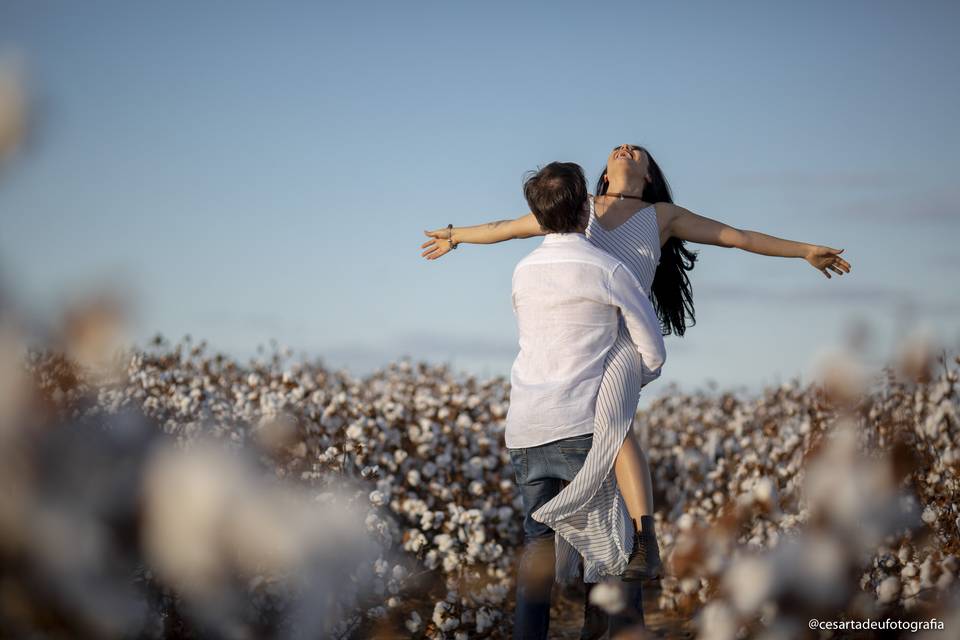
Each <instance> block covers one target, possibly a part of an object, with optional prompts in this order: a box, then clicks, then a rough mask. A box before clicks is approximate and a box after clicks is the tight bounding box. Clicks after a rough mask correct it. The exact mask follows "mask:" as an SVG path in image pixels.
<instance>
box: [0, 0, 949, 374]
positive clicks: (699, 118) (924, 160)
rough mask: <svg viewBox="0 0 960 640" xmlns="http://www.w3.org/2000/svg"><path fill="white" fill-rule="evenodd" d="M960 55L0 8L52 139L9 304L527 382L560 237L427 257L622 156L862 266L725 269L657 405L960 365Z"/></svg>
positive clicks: (698, 275)
mask: <svg viewBox="0 0 960 640" xmlns="http://www.w3.org/2000/svg"><path fill="white" fill-rule="evenodd" d="M958 28H960V4H958V3H954V2H933V1H923V2H809V1H807V2H794V3H769V2H755V3H746V2H735V3H669V5H668V6H666V3H646V2H624V3H600V2H578V3H558V2H549V3H548V2H543V3H532V2H530V3H525V2H524V3H521V2H504V3H496V2H430V3H424V2H416V1H410V2H383V3H369V2H349V3H348V2H337V3H320V2H312V3H307V2H303V3H295V2H287V3H263V2H260V3H238V2H223V3H219V2H203V3H181V2H162V3H130V2H114V3H105V2H96V3H68V2H44V3H36V2H27V1H11V0H6V1H4V2H3V3H2V4H0V51H6V52H13V53H15V54H17V55H19V56H20V57H21V59H22V61H23V68H24V71H25V75H26V79H27V83H28V89H29V91H30V94H31V97H32V99H33V102H34V109H33V115H34V117H35V124H36V131H35V135H34V136H33V138H32V139H31V141H30V144H29V146H28V147H27V148H25V149H24V150H22V152H21V153H20V154H19V156H18V157H17V158H16V162H15V163H9V166H6V167H4V170H3V173H2V174H0V178H2V183H0V269H2V273H0V279H2V281H3V282H4V284H5V285H6V286H7V287H8V288H9V289H11V290H12V291H13V292H14V294H15V295H16V296H17V297H18V299H19V300H20V301H21V302H22V303H23V304H24V305H26V306H27V308H28V309H30V310H32V311H34V312H36V313H38V314H43V313H47V312H49V310H51V309H55V308H57V306H58V305H60V304H62V302H63V300H64V299H66V298H69V297H71V296H76V295H78V292H81V291H85V290H88V289H91V288H96V287H97V286H105V284H104V283H107V284H108V285H109V286H120V287H123V288H125V289H127V290H130V291H133V292H135V294H136V296H135V298H134V300H135V303H136V309H137V314H136V324H135V331H134V337H135V338H136V339H138V340H143V339H144V338H145V337H146V336H149V335H152V334H153V333H156V332H161V333H163V334H165V335H167V336H169V337H171V338H178V337H180V336H182V335H183V334H185V333H190V334H192V335H193V336H195V337H198V338H206V339H207V340H208V341H209V342H210V343H211V345H212V346H213V347H214V348H217V349H222V350H225V351H228V352H231V353H234V354H238V355H247V354H249V353H251V352H252V351H253V349H254V348H255V346H256V345H257V344H259V343H266V342H267V341H268V340H269V339H270V338H276V339H277V340H278V341H279V342H280V343H281V344H284V345H289V346H291V347H293V348H295V349H298V350H303V351H305V352H307V353H309V354H312V355H321V356H324V357H326V358H327V360H328V361H329V362H330V363H331V364H333V365H336V366H341V365H347V366H350V367H351V368H353V369H354V370H356V371H366V370H369V369H370V368H372V367H375V366H378V365H381V364H384V363H386V362H388V361H389V360H390V359H392V358H395V357H397V356H400V355H403V354H408V355H411V356H413V357H415V358H425V359H429V360H431V361H439V362H443V361H446V362H451V363H452V364H453V365H454V366H455V367H457V368H461V369H465V370H468V371H475V372H477V373H480V374H489V373H506V372H507V371H508V370H509V366H510V363H511V361H512V358H513V356H514V355H515V350H516V330H515V325H514V318H513V314H512V312H511V309H510V295H509V290H510V274H511V272H512V269H513V267H514V265H515V264H516V262H517V261H518V260H519V259H520V258H521V257H522V256H523V255H525V254H526V253H528V252H529V251H531V250H532V249H533V248H534V247H535V246H537V243H539V240H538V239H531V240H518V241H512V242H509V243H504V244H501V245H496V246H485V247H479V246H463V247H462V248H461V249H459V250H458V251H457V252H456V253H454V254H450V255H448V256H447V257H445V258H443V259H442V260H440V261H437V262H429V263H428V262H425V261H423V260H422V259H421V258H420V257H419V245H420V243H421V241H422V236H421V230H422V229H424V228H435V227H441V226H445V225H446V224H447V223H448V222H452V223H454V224H457V225H464V224H475V223H480V222H484V221H487V220H490V219H498V218H504V217H515V216H518V215H522V214H523V213H525V212H526V211H527V210H526V208H525V206H524V201H523V197H522V193H521V181H522V176H523V173H524V172H525V171H527V170H529V169H532V168H535V167H537V166H538V165H542V164H545V163H547V162H550V161H552V160H566V161H575V162H578V163H580V164H582V165H583V166H584V168H585V169H586V171H587V174H588V176H589V178H590V180H591V182H592V181H594V180H595V179H596V177H597V175H598V173H599V172H600V170H601V169H602V164H603V162H604V160H605V158H606V154H607V153H608V151H609V149H610V148H611V147H612V146H614V145H615V144H618V143H622V142H630V143H639V144H644V145H646V146H648V148H649V149H650V150H651V151H652V153H653V154H654V157H655V158H656V159H657V160H658V162H659V163H660V164H661V166H662V167H663V169H664V171H665V173H666V175H667V177H668V178H669V180H670V181H671V183H672V186H673V187H674V191H675V196H676V199H677V202H678V203H679V204H681V205H683V206H686V207H687V208H689V209H692V210H693V211H696V212H698V213H701V214H703V215H707V216H710V217H713V218H717V219H720V220H723V221H725V222H727V223H729V224H732V225H734V226H737V227H740V228H748V229H756V230H760V231H764V232H767V233H771V234H775V235H779V236H785V237H789V238H795V239H799V240H803V241H808V242H816V243H822V244H830V245H832V246H836V247H844V248H846V253H845V257H847V258H848V259H849V260H850V262H851V263H852V264H853V266H854V272H853V273H852V274H851V275H849V276H844V277H843V278H834V279H832V280H829V281H828V280H827V279H825V278H824V277H823V276H822V275H821V274H820V273H818V272H817V271H815V270H814V269H812V268H811V267H809V266H808V265H807V264H806V263H805V262H803V261H801V260H786V259H774V258H764V257H760V256H754V255H749V254H746V253H743V252H740V251H737V250H730V249H719V248H713V247H706V248H703V249H702V251H701V254H700V255H701V260H700V262H699V263H698V266H697V268H696V269H695V270H694V272H693V276H692V280H693V286H694V295H695V301H696V305H697V320H698V323H697V325H696V326H694V327H693V328H691V329H690V330H689V332H688V335H687V337H685V338H683V339H678V338H672V337H671V338H668V339H667V349H668V361H667V365H666V367H665V369H664V376H663V380H664V381H677V382H680V383H681V384H682V385H683V386H684V387H686V388H694V387H697V386H700V385H703V384H704V383H705V382H706V381H708V380H715V381H716V382H717V383H718V384H719V385H720V386H721V387H727V386H735V385H746V386H748V387H751V388H756V387H757V386H758V385H760V384H763V383H769V382H777V381H786V380H788V379H789V378H791V377H792V376H794V375H799V374H805V373H806V372H808V371H809V367H810V365H811V362H813V360H814V357H815V355H816V354H817V353H818V352H819V351H820V350H821V349H823V348H825V347H830V346H833V345H838V344H842V343H843V341H844V339H845V336H846V335H848V334H849V333H850V331H851V327H852V326H854V325H855V324H856V323H864V324H866V325H867V326H869V327H870V328H871V334H870V335H871V336H872V338H871V342H870V345H871V348H872V350H873V353H874V354H875V356H876V357H877V358H883V357H885V356H886V355H887V354H889V353H890V352H891V350H892V349H893V347H894V345H895V344H896V341H897V339H898V337H899V336H901V335H903V334H904V333H905V332H909V331H912V330H913V329H915V328H916V327H926V328H927V329H929V330H930V331H933V332H934V333H935V334H936V335H937V336H939V338H940V339H941V340H942V341H944V342H945V343H948V344H952V345H957V344H958V342H960V320H958V316H960V314H958V312H960V296H958V287H957V285H956V279H957V278H958V276H960V250H958V248H957V239H958V231H960V188H958V186H957V184H958V183H957V179H956V175H955V173H956V171H957V169H958V164H960V163H958V162H957V159H956V155H955V154H956V150H957V148H958V147H960V126H958V125H957V122H956V115H957V114H958V113H960V73H958V71H960V46H958V44H957V42H958V39H957V38H956V33H957V31H958ZM657 384H658V386H661V388H662V387H664V386H666V385H664V384H663V383H662V382H658V383H657Z"/></svg>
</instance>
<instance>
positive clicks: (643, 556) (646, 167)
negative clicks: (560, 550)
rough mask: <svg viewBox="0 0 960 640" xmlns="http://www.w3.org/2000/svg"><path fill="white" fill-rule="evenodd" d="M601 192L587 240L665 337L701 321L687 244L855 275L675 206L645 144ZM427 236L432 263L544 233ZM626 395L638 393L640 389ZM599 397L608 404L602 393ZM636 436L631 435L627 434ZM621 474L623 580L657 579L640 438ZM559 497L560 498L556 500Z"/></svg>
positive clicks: (499, 227)
mask: <svg viewBox="0 0 960 640" xmlns="http://www.w3.org/2000/svg"><path fill="white" fill-rule="evenodd" d="M596 194H597V195H596V196H595V197H594V198H592V199H591V207H590V209H591V211H590V221H589V223H588V226H587V231H586V235H587V238H588V239H589V240H590V241H591V242H594V243H595V244H597V245H598V246H600V247H601V248H603V249H604V250H606V251H608V252H609V253H611V254H612V255H614V256H615V257H617V258H618V259H620V260H621V261H622V262H623V263H624V264H625V265H626V266H627V267H629V268H630V270H631V271H632V272H633V274H634V276H636V277H637V279H638V280H639V282H640V283H641V284H642V285H643V286H644V287H645V290H647V291H649V292H650V295H651V302H652V303H653V306H654V308H655V309H656V310H657V314H658V316H659V318H660V321H661V323H662V325H663V333H664V335H669V334H671V333H673V334H676V335H678V336H682V335H684V333H685V332H686V327H687V324H686V322H687V317H688V316H689V319H690V321H691V324H693V323H694V321H695V317H694V306H693V298H692V291H691V286H690V280H689V278H688V276H687V273H686V272H687V271H689V270H691V269H693V267H694V264H695V262H696V258H697V256H696V254H695V253H693V252H691V251H690V250H689V249H687V248H686V246H685V243H686V241H690V242H699V243H702V244H711V245H716V246H721V247H736V248H739V249H743V250H745V251H749V252H751V253H758V254H761V255H768V256H780V257H789V258H804V259H805V260H806V261H807V262H808V263H810V265H811V266H813V267H814V268H816V269H818V270H819V271H820V272H821V273H823V274H824V276H826V277H827V278H830V277H831V272H833V273H835V274H837V275H843V274H844V273H849V272H850V264H849V263H848V262H847V261H846V260H844V259H843V258H841V257H840V254H841V253H842V252H843V249H833V248H830V247H826V246H818V245H810V244H805V243H800V242H794V241H791V240H784V239H781V238H776V237H773V236H768V235H765V234H763V233H759V232H756V231H744V230H740V229H735V228H733V227H730V226H728V225H725V224H723V223H722V222H718V221H716V220H712V219H710V218H706V217H703V216H700V215H697V214H695V213H693V212H691V211H688V210H687V209H684V208H683V207H679V206H677V205H675V204H673V198H672V196H671V193H670V187H669V185H668V183H667V180H666V178H665V177H664V175H663V172H662V171H661V170H660V167H659V166H658V165H657V163H656V161H655V160H654V159H653V157H652V156H651V155H650V153H649V152H648V151H647V150H646V149H644V148H643V147H640V146H636V145H627V144H624V145H620V146H618V147H615V148H614V149H613V150H612V151H611V152H610V155H609V157H608V158H607V165H606V167H605V168H604V171H603V174H602V175H601V176H600V178H599V180H598V181H597V185H596ZM424 233H425V234H426V235H427V236H429V238H430V239H429V240H428V241H427V242H425V243H424V244H423V245H422V246H421V248H422V249H424V251H423V253H422V255H423V257H425V258H427V259H428V260H436V259H437V258H439V257H441V256H443V255H445V254H446V253H447V252H449V251H450V250H451V249H455V248H456V247H457V245H458V244H459V243H461V242H466V243H472V244H490V243H494V242H501V241H503V240H510V239H512V238H529V237H532V236H536V235H542V234H543V231H542V230H541V229H540V227H539V225H538V223H537V221H536V219H535V218H534V216H533V214H532V213H530V214H527V215H525V216H522V217H520V218H517V219H515V220H499V221H496V222H491V223H488V224H483V225H478V226H473V227H459V228H458V227H452V228H450V227H448V228H445V229H439V230H436V231H426V232H424ZM613 368H615V367H613ZM610 369H611V368H610V367H608V371H609V374H608V373H605V374H604V382H603V383H602V385H601V388H602V389H603V388H604V386H606V387H607V388H608V391H610V390H614V389H616V383H615V382H614V380H613V378H615V377H616V375H615V374H616V372H615V371H610ZM608 378H610V380H608ZM620 391H621V392H624V393H628V394H634V393H636V390H633V389H626V390H623V389H620ZM599 397H600V398H602V397H603V393H601V394H600V396H599ZM631 400H633V405H632V406H633V408H634V411H633V412H631V413H630V414H629V418H625V419H632V415H633V413H635V408H636V400H637V398H636V397H633V398H631ZM628 406H629V403H628ZM601 409H602V407H601V406H600V401H599V400H598V408H597V419H598V420H601V419H604V420H617V419H619V418H617V417H616V415H615V414H616V413H617V411H615V410H612V411H602V410H601ZM619 413H620V414H621V417H623V416H625V414H624V413H623V412H622V411H620V412H619ZM630 431H632V430H631V429H627V431H626V433H629V432H630ZM614 470H615V473H616V480H617V485H618V486H619V489H620V492H621V493H622V496H623V500H624V502H625V503H626V509H627V511H629V514H630V517H631V518H632V519H633V524H634V531H635V533H634V541H633V542H634V544H633V552H632V553H631V554H630V556H629V559H628V562H627V566H626V569H625V571H624V574H623V575H624V579H634V580H637V579H646V578H653V577H656V576H657V575H659V573H660V566H661V563H660V557H659V551H658V545H657V542H656V534H655V531H654V528H653V517H652V515H653V483H652V480H651V477H650V469H649V465H648V463H647V459H646V456H645V454H644V453H643V451H642V449H641V448H640V446H639V444H638V442H637V440H636V438H631V437H626V438H625V439H624V440H623V444H622V446H621V448H620V450H619V452H618V453H617V455H616V460H615V462H614ZM571 484H572V483H571ZM561 495H562V494H561ZM560 498H561V496H557V498H555V499H554V501H559V500H560ZM551 502H553V501H551ZM546 506H550V503H548V505H546ZM637 523H639V526H638V525H637ZM585 562H586V557H585Z"/></svg>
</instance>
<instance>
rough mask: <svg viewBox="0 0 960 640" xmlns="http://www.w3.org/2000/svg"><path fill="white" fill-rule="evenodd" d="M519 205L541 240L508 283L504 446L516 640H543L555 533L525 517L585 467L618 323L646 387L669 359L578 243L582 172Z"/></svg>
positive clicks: (621, 278) (653, 329) (606, 272)
mask: <svg viewBox="0 0 960 640" xmlns="http://www.w3.org/2000/svg"><path fill="white" fill-rule="evenodd" d="M524 195H525V196H526V199H527V203H528V204H529V205H530V209H531V210H532V211H533V214H534V216H536V218H537V221H538V222H539V223H540V226H541V227H542V228H543V229H544V231H546V232H547V235H546V236H545V237H544V239H543V244H541V245H540V246H539V247H538V248H537V249H535V250H534V251H533V252H531V253H530V254H529V255H528V256H527V257H526V258H524V259H523V260H521V261H520V263H519V264H518V265H517V267H516V269H515V270H514V274H513V308H514V312H515V314H516V316H517V324H518V328H519V336H520V353H519V355H518V356H517V359H516V361H515V362H514V364H513V369H512V371H511V377H510V380H511V392H510V409H509V411H508V413H507V426H506V433H505V438H506V445H507V447H508V449H509V451H510V457H511V460H512V461H513V466H514V471H515V473H516V477H517V484H518V486H519V488H520V492H521V495H522V499H523V506H524V511H525V518H524V534H525V536H524V537H525V546H524V552H523V554H522V556H521V558H520V562H519V567H518V571H517V608H516V617H515V621H514V638H523V639H534V638H546V637H547V629H548V626H549V622H550V591H551V588H552V586H553V580H554V574H553V558H554V556H553V553H554V551H553V549H554V547H553V539H554V532H553V530H552V529H550V528H549V527H548V526H546V525H544V524H542V523H540V522H537V521H536V520H534V519H533V518H532V516H531V514H532V513H533V512H534V511H536V510H537V509H538V508H539V507H540V506H542V505H543V504H546V503H547V502H548V501H549V500H550V499H552V498H553V497H554V496H555V495H557V493H559V492H560V489H561V488H562V486H563V483H565V482H569V481H570V480H572V479H573V476H574V475H576V473H577V472H578V471H579V470H580V468H581V467H582V466H583V461H584V459H585V458H586V455H587V452H589V450H590V445H591V443H592V434H593V425H594V413H595V407H596V400H597V392H598V390H599V387H600V381H601V378H602V377H603V371H604V361H605V358H606V355H607V353H608V352H609V351H610V348H611V347H612V346H613V344H614V342H615V340H616V339H617V334H618V329H619V321H620V317H622V318H623V319H624V322H625V324H626V327H627V329H628V330H629V332H630V337H631V339H632V341H633V342H634V344H635V345H636V347H637V349H638V350H639V352H640V355H641V360H642V362H643V370H642V372H641V375H642V384H643V385H645V384H647V383H648V382H650V381H651V380H654V379H655V378H657V377H658V376H659V375H660V368H661V366H662V364H663V362H664V359H665V357H666V354H665V351H664V346H663V337H662V335H661V332H660V322H659V321H658V319H657V316H656V313H655V311H654V309H653V307H652V305H651V304H650V301H649V299H648V298H647V295H646V293H645V292H644V290H643V288H642V287H641V286H640V283H639V282H638V281H637V279H636V278H635V277H634V276H633V274H632V273H630V271H629V270H628V269H627V267H626V266H624V265H623V264H622V263H621V262H619V261H618V260H617V259H616V258H614V257H612V256H611V255H609V254H607V253H605V252H604V251H603V250H602V249H599V248H598V247H596V246H594V245H593V244H591V243H590V242H589V241H588V240H587V238H586V236H585V235H584V230H585V228H586V224H587V216H588V209H587V197H588V195H587V185H586V180H585V179H584V176H583V170H582V169H581V168H580V167H579V166H578V165H576V164H573V163H562V162H554V163H551V164H549V165H547V166H546V167H544V168H543V169H541V170H540V171H539V172H537V173H536V174H535V175H533V176H531V177H530V178H528V179H527V181H526V182H525V184H524ZM589 622H590V621H589V620H585V622H584V624H585V630H584V631H585V632H586V631H587V629H586V625H588V624H589Z"/></svg>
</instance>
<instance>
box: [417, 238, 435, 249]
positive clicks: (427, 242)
mask: <svg viewBox="0 0 960 640" xmlns="http://www.w3.org/2000/svg"><path fill="white" fill-rule="evenodd" d="M436 243H437V241H436V240H435V239H432V240H427V241H426V242H424V243H423V244H422V245H420V248H421V249H426V248H427V247H430V246H433V245H435V244H436Z"/></svg>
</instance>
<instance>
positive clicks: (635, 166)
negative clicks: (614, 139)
mask: <svg viewBox="0 0 960 640" xmlns="http://www.w3.org/2000/svg"><path fill="white" fill-rule="evenodd" d="M649 168H650V158H649V157H648V156H647V152H646V151H644V150H643V149H641V148H640V147H638V146H636V145H632V144H622V145H620V146H618V147H614V148H613V151H611V152H610V155H609V156H608V157H607V173H620V174H624V175H627V176H638V177H641V178H644V179H646V178H647V170H648V169H649Z"/></svg>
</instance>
